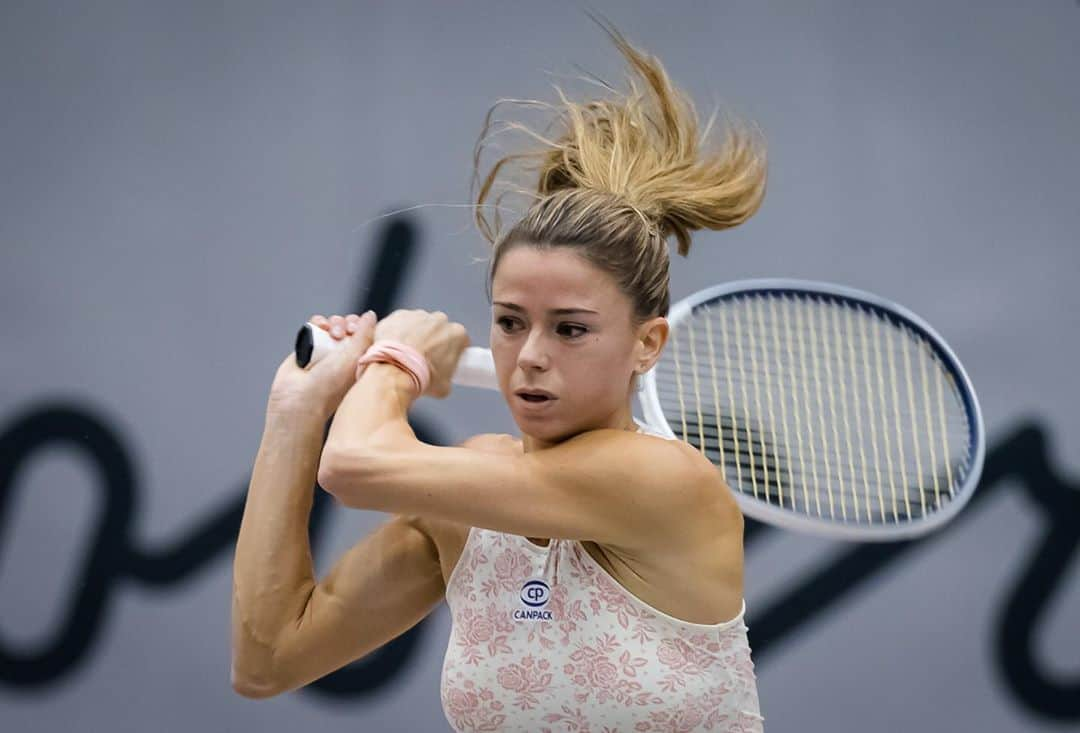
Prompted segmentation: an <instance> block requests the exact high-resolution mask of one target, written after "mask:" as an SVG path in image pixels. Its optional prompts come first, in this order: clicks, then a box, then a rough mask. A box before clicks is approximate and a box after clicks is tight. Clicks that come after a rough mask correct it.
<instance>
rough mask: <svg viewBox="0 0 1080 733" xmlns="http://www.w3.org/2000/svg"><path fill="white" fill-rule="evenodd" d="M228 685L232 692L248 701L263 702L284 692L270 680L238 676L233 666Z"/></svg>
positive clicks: (243, 675)
mask: <svg viewBox="0 0 1080 733" xmlns="http://www.w3.org/2000/svg"><path fill="white" fill-rule="evenodd" d="M230 684H231V685H232V688H233V692H235V693H236V694H237V695H239V696H240V697H246V698H248V699H249V700H265V699H267V698H270V697H274V696H276V695H280V694H281V693H282V692H284V690H283V689H282V688H281V687H280V686H279V685H276V684H273V683H272V682H271V681H270V680H267V679H264V678H258V677H252V676H251V675H245V674H240V673H239V671H238V670H237V668H236V665H235V664H234V665H233V666H232V670H231V673H230Z"/></svg>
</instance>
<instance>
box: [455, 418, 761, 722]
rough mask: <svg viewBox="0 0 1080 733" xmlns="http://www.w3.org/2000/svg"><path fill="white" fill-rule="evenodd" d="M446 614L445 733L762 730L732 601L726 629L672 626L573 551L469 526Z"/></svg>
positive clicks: (565, 544) (581, 551) (563, 544)
mask: <svg viewBox="0 0 1080 733" xmlns="http://www.w3.org/2000/svg"><path fill="white" fill-rule="evenodd" d="M642 427H643V428H644V426H642ZM648 432H651V431H648ZM446 602H447V605H448V606H449V609H450V618H451V630H450V639H449V643H448V644H447V648H446V655H445V657H444V660H443V668H442V678H441V690H440V698H441V700H442V707H443V712H444V713H445V714H446V718H447V720H448V721H449V723H450V725H451V727H452V728H453V730H455V731H529V732H530V733H547V732H550V733H555V732H556V731H568V730H569V731H576V732H577V733H588V732H592V733H613V732H614V731H633V732H634V733H637V732H644V731H680V732H682V731H686V732H689V731H698V730H702V731H715V732H718V733H751V732H755V733H756V732H760V731H762V730H763V728H762V721H763V720H764V719H763V718H762V716H761V713H760V710H759V706H758V695H757V682H756V677H755V675H754V664H753V662H752V661H751V659H750V645H749V643H748V641H747V635H746V632H747V628H746V625H745V623H744V622H743V619H744V616H745V613H746V603H745V601H744V602H743V605H742V610H741V611H740V612H739V614H738V615H737V616H736V617H735V618H733V619H731V620H729V621H725V622H722V623H719V624H697V623H692V622H689V621H683V620H681V619H677V618H674V617H672V616H669V615H668V614H666V613H664V612H662V611H660V610H658V609H655V608H653V607H652V606H650V605H648V604H647V603H645V602H644V601H642V600H641V599H639V598H638V597H637V596H635V595H633V594H632V593H630V592H629V591H628V590H627V589H626V588H624V587H623V586H622V585H620V584H619V583H618V582H617V581H616V580H615V579H614V578H613V577H611V575H609V574H608V573H607V571H606V570H604V568H603V567H602V566H601V565H600V564H599V563H597V562H596V560H595V559H593V557H592V556H591V555H589V553H588V552H587V551H586V550H585V548H584V547H583V546H582V544H581V543H580V542H579V541H577V540H564V539H550V540H549V541H548V545H547V546H546V547H541V546H539V545H536V544H533V543H532V542H530V541H529V540H528V539H527V538H525V537H520V536H517V535H512V534H505V533H502V532H496V531H493V530H489V529H482V528H480V527H473V528H471V529H470V530H469V536H468V539H467V540H466V543H465V547H464V549H463V550H462V553H461V557H460V559H459V560H458V563H457V565H456V566H455V567H454V570H453V571H452V572H451V574H450V579H449V581H448V583H447V587H446Z"/></svg>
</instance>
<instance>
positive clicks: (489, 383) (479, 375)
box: [296, 322, 499, 391]
mask: <svg viewBox="0 0 1080 733" xmlns="http://www.w3.org/2000/svg"><path fill="white" fill-rule="evenodd" d="M339 343H340V342H339V341H337V340H335V339H334V337H333V336H331V335H330V334H329V333H327V332H326V331H324V330H323V329H321V328H319V327H318V326H316V325H315V324H314V323H311V322H308V323H305V324H304V325H303V326H301V327H300V331H299V332H298V333H297V334H296V365H297V366H298V367H300V368H301V369H307V368H308V367H310V366H311V365H312V364H314V363H316V362H318V361H319V360H321V359H322V358H324V357H325V356H326V355H327V354H329V353H330V352H331V351H333V350H334V349H337V348H338V344H339ZM453 382H454V384H457V385H461V386H462V387H479V388H480V389H491V390H495V391H498V389H499V382H498V379H496V377H495V360H494V359H493V358H492V356H491V351H490V350H489V349H484V348H481V347H479V346H470V347H468V348H466V349H465V351H464V352H462V354H461V359H459V360H458V365H457V371H455V372H454V379H453Z"/></svg>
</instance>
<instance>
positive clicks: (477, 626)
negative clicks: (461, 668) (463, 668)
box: [454, 603, 514, 664]
mask: <svg viewBox="0 0 1080 733" xmlns="http://www.w3.org/2000/svg"><path fill="white" fill-rule="evenodd" d="M513 630H514V624H513V623H511V621H510V618H509V617H508V616H507V615H506V614H505V613H503V611H502V610H501V609H499V608H497V606H496V604H494V603H492V604H490V605H488V606H487V608H485V609H484V610H483V611H482V612H477V611H474V610H473V609H471V608H464V609H462V611H461V614H460V617H459V618H458V623H457V624H456V625H455V628H454V632H455V633H454V635H455V637H456V641H457V645H458V646H459V647H461V648H462V649H461V656H462V657H463V658H464V660H465V663H466V664H479V663H480V660H481V659H483V658H484V652H485V651H486V652H487V656H488V657H494V656H495V655H496V654H498V653H500V652H505V653H509V652H511V651H512V649H511V648H510V645H509V644H507V642H506V640H507V637H508V635H509V634H510V632H512V631H513Z"/></svg>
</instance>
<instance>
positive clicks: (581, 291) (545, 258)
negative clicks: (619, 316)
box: [491, 245, 622, 309]
mask: <svg viewBox="0 0 1080 733" xmlns="http://www.w3.org/2000/svg"><path fill="white" fill-rule="evenodd" d="M491 293H492V297H493V299H494V300H504V301H510V302H513V303H517V304H518V305H529V304H540V303H550V304H552V305H551V307H553V308H554V307H560V306H559V305H555V304H554V303H555V301H571V300H572V301H573V302H572V303H562V306H565V307H569V306H570V305H573V306H582V307H589V306H592V307H595V308H598V309H599V308H601V307H605V306H607V307H610V306H612V305H614V304H615V303H616V302H618V301H619V299H620V297H621V295H622V294H621V293H620V292H619V290H618V287H617V286H616V285H615V281H614V280H613V279H612V278H611V276H610V275H608V274H607V273H606V272H604V271H603V270H601V269H600V268H598V267H596V266H595V265H593V264H592V263H591V262H589V261H588V260H586V259H585V258H583V257H582V256H581V255H578V254H576V253H575V252H574V251H573V250H571V249H570V248H568V247H553V248H550V249H537V248H536V247H530V246H527V245H526V246H518V247H514V248H513V249H511V250H510V251H509V252H507V253H506V254H504V255H503V256H502V258H500V260H499V266H498V268H497V269H496V270H495V278H494V279H493V280H492V283H491Z"/></svg>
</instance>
